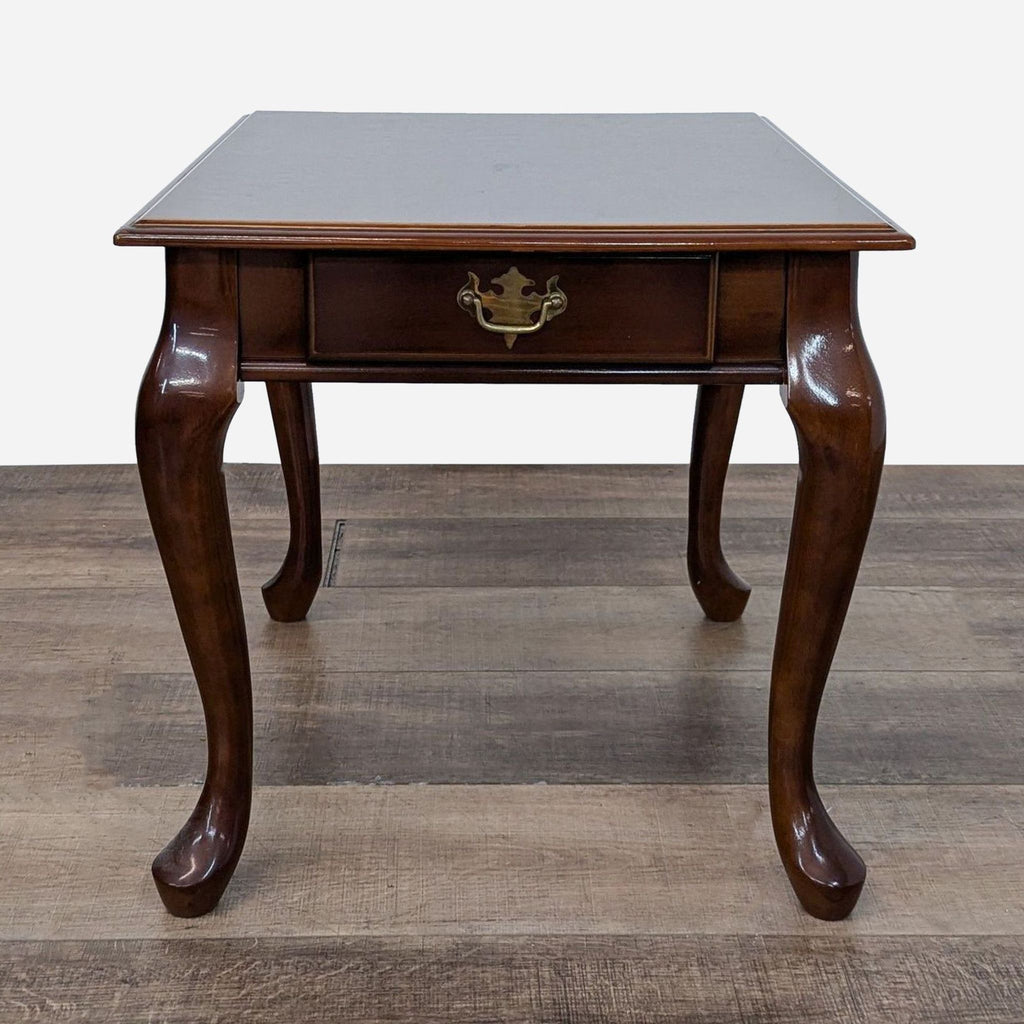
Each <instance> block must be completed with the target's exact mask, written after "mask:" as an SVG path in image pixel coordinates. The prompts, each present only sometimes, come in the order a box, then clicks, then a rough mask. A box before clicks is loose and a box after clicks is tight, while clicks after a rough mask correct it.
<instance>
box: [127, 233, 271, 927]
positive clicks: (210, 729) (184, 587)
mask: <svg viewBox="0 0 1024 1024" xmlns="http://www.w3.org/2000/svg"><path fill="white" fill-rule="evenodd" d="M239 388H240V385H239V384H238V293H237V280H236V258H235V253H234V252H231V251H225V250H212V251H211V250H196V249H169V250H168V251H167V305H166V310H165V314H164V323H163V327H162V329H161V331H160V338H159V340H158V342H157V346H156V351H155V352H154V353H153V358H152V359H151V360H150V363H149V367H148V369H147V370H146V374H145V377H144V378H143V381H142V387H141V389H140V391H139V402H138V408H137V414H136V449H137V452H138V462H139V473H140V475H141V477H142V489H143V492H144V494H145V498H146V507H147V509H148V510H149V518H150V521H151V523H152V525H153V533H154V534H155V535H156V541H157V545H158V547H159V550H160V557H161V559H162V560H163V565H164V570H165V572H166V574H167V582H168V584H169V586H170V590H171V597H172V598H173V600H174V608H175V611H176V612H177V615H178V622H179V623H180V625H181V631H182V634H183V636H184V639H185V646H186V648H187V650H188V655H189V658H190V660H191V662H192V668H193V671H194V672H195V677H196V683H197V684H198V686H199V693H200V696H201V698H202V702H203V710H204V712H205V715H206V738H207V753H208V764H207V772H206V782H205V785H204V786H203V790H202V793H201V794H200V797H199V801H198V803H197V804H196V807H195V810H194V811H193V812H192V815H191V817H189V819H188V821H187V822H186V823H185V825H184V826H183V827H182V829H181V831H180V832H179V833H178V834H177V836H175V837H174V839H172V840H171V841H170V843H168V845H167V846H166V847H165V848H164V849H163V851H162V852H161V853H160V854H158V855H157V858H156V860H155V861H154V862H153V877H154V879H155V880H156V885H157V889H158V890H159V892H160V896H161V898H162V899H163V901H164V904H165V905H166V907H167V909H168V910H169V911H170V912H171V913H172V914H174V915H176V916H178V917H195V916H198V915H199V914H205V913H206V912H207V911H209V910H211V909H212V908H213V907H214V906H215V905H216V903H217V901H218V900H219V899H220V897H221V894H222V893H223V892H224V889H225V887H226V886H227V884H228V882H229V881H230V879H231V875H232V873H233V871H234V869H235V865H236V864H237V862H238V858H239V856H240V854H241V852H242V846H243V844H244V842H245V834H246V829H247V828H248V824H249V809H250V801H251V790H252V691H251V685H250V679H249V654H248V649H247V646H246V636H245V620H244V618H243V615H242V601H241V597H240V595H239V591H238V576H237V574H236V571H235V556H234V550H233V548H232V544H231V527H230V524H229V521H228V505H227V495H226V492H225V487H224V474H223V471H222V458H223V449H224V436H225V434H226V433H227V429H228V425H229V423H230V422H231V418H232V416H233V415H234V412H235V409H236V407H237V405H238V393H239Z"/></svg>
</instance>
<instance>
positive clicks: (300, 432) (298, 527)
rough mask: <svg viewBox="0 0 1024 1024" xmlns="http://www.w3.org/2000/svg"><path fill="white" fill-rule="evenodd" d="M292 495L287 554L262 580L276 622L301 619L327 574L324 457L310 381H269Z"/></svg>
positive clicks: (270, 610) (285, 476)
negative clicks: (322, 512) (322, 534)
mask: <svg viewBox="0 0 1024 1024" xmlns="http://www.w3.org/2000/svg"><path fill="white" fill-rule="evenodd" d="M267 398H268V399H269V400H270V412H271V414H272V415H273V417H274V431H275V433H276V434H277V447H278V450H279V451H280V453H281V469H282V471H283V472H284V483H285V489H286V491H287V494H288V518H289V521H290V536H289V540H288V552H287V554H286V555H285V559H284V562H283V564H282V565H281V568H280V569H279V570H278V571H277V573H276V575H275V576H274V577H273V578H272V579H270V580H268V581H267V582H266V583H264V584H263V601H264V603H265V604H266V606H267V611H268V612H270V617H271V618H272V619H276V620H277V621H278V622H299V621H300V620H302V619H304V618H305V617H306V612H308V611H309V608H310V605H311V604H312V603H313V598H314V597H316V592H317V589H318V588H319V586H320V577H321V575H322V574H323V553H322V550H321V547H322V545H321V540H320V456H319V454H318V452H317V443H316V419H315V417H314V415H313V385H312V384H310V383H309V382H308V381H268V382H267Z"/></svg>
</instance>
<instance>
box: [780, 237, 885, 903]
mask: <svg viewBox="0 0 1024 1024" xmlns="http://www.w3.org/2000/svg"><path fill="white" fill-rule="evenodd" d="M856 276H857V257H856V254H836V255H831V254H829V255H812V254H800V255H798V256H794V257H792V258H791V260H790V269H789V296H788V306H787V323H788V338H787V353H788V359H789V380H788V382H787V385H786V387H785V388H784V398H785V404H786V411H787V412H788V413H789V416H790V418H791V419H792V421H793V425H794V427H795V428H796V435H797V442H798V445H799V449H800V477H799V482H798V484H797V493H796V505H795V508H794V511H793V529H792V536H791V538H790V547H789V559H788V562H787V565H786V580H785V585H784V587H783V591H782V604H781V607H780V611H779V628H778V634H777V637H776V641H775V657H774V661H773V663H772V688H771V703H770V710H769V736H768V745H769V772H768V778H769V782H768V784H769V791H770V797H771V809H772V824H773V826H774V829H775V838H776V842H777V843H778V847H779V853H780V854H781V856H782V862H783V865H784V866H785V868H786V873H787V874H788V875H789V880H790V882H791V883H792V885H793V888H794V890H795V891H796V894H797V896H798V898H799V899H800V902H801V903H802V904H803V905H804V907H805V908H806V909H807V910H808V912H810V913H811V914H813V915H814V916H815V917H820V918H825V919H828V920H835V919H838V918H843V917H845V916H846V915H847V914H849V913H850V911H851V910H852V909H853V907H854V904H855V903H856V902H857V899H858V897H859V896H860V891H861V887H862V886H863V885H864V878H865V867H864V862H863V861H862V860H861V858H860V857H859V855H858V854H857V853H856V851H855V850H854V849H853V848H852V847H851V846H850V844H849V843H848V842H847V841H846V840H845V839H844V838H843V836H842V834H841V833H840V831H839V829H838V828H837V827H836V826H835V824H834V823H833V822H832V819H831V818H830V817H829V814H828V812H827V811H826V809H825V806H824V804H823V803H822V801H821V798H820V796H819V795H818V790H817V787H816V785H815V782H814V773H813V768H812V761H813V747H814V728H815V723H816V721H817V717H818V707H819V705H820V703H821V695H822V691H823V689H824V686H825V682H826V679H827V678H828V672H829V668H830V667H831V664H832V657H833V655H834V654H835V650H836V645H837V643H838V642H839V634H840V631H841V630H842V627H843V621H844V619H845V617H846V611H847V608H848V606H849V604H850V597H851V595H852V593H853V586H854V582H855V580H856V578H857V570H858V568H859V566H860V560H861V555H862V553H863V551H864V545H865V542H866V541H867V536H868V529H869V527H870V525H871V517H872V515H873V514H874V508H875V497H876V495H877V493H878V484H879V480H880V479H881V473H882V460H883V457H884V454H885V407H884V404H883V401H882V391H881V387H880V385H879V383H878V378H877V376H876V375H875V370H874V367H873V366H872V364H871V359H870V357H869V355H868V352H867V348H866V347H865V345H864V339H863V338H862V336H861V332H860V324H859V321H858V317H857V300H856V283H857V282H856Z"/></svg>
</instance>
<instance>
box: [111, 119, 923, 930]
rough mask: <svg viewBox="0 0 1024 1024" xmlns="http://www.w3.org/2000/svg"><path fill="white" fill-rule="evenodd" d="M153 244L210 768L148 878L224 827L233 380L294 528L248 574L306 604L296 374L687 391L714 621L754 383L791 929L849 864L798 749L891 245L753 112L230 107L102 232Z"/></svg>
mask: <svg viewBox="0 0 1024 1024" xmlns="http://www.w3.org/2000/svg"><path fill="white" fill-rule="evenodd" d="M115 242H116V243H117V244H120V245H160V246H164V247H165V248H166V253H167V302H166V309H165V313H164V321H163V327H162V329H161V331H160V336H159V340H158V341H157V345H156V351H155V352H154V354H153V357H152V360H151V361H150V364H149V368H148V369H147V371H146V374H145V377H144V379H143V382H142V388H141V391H140V394H139V403H138V415H137V433H136V438H137V448H138V460H139V471H140V473H141V476H142V485H143V489H144V492H145V497H146V505H147V508H148V510H149V516H150V519H151V521H152V524H153V531H154V533H155V534H156V539H157V543H158V545H159V549H160V555H161V558H162V559H163V564H164V568H165V570H166V573H167V580H168V583H169V584H170V589H171V594H172V597H173V599H174V606H175V609H176V611H177V615H178V620H179V622H180V624H181V629H182V633H183V634H184V638H185V644H186V646H187V648H188V653H189V657H190V659H191V662H192V667H193V669H194V671H195V676H196V682H197V683H198V686H199V692H200V695H201V697H202V701H203V708H204V711H205V714H206V726H207V740H208V749H209V764H208V769H207V776H206V784H205V786H204V787H203V790H202V794H201V795H200V797H199V801H198V803H197V805H196V808H195V810H194V811H193V813H192V815H191V817H190V818H189V819H188V821H187V822H186V823H185V825H184V826H183V828H182V829H181V831H180V832H179V833H178V834H177V836H176V837H175V838H174V839H172V840H171V842H170V843H169V844H168V845H167V847H166V848H165V849H164V850H163V851H162V852H161V853H160V854H159V855H158V856H157V858H156V860H155V861H154V863H153V875H154V878H155V879H156V883H157V888H158V889H159V892H160V895H161V897H162V898H163V901H164V903H165V904H166V906H167V909H168V910H169V911H170V912H171V913H172V914H176V915H179V916H183V917H187V916H194V915H198V914H204V913H206V912H207V911H209V910H210V909H212V908H213V907H214V906H215V905H216V903H217V901H218V899H219V898H220V896H221V894H222V893H223V891H224V889H225V887H226V886H227V884H228V881H229V880H230V878H231V874H232V872H233V871H234V868H235V865H236V863H237V861H238V858H239V855H240V854H241V852H242V846H243V843H244V841H245V835H246V830H247V828H248V824H249V809H250V799H251V788H252V694H251V687H250V678H249V655H248V649H247V645H246V636H245V623H244V620H243V617H242V604H241V599H240V596H239V589H238V579H237V575H236V571H235V558H234V553H233V550H232V544H231V528H230V525H229V522H228V507H227V501H226V497H225V488H224V477H223V473H222V452H223V446H224V437H225V434H226V432H227V429H228V425H229V423H230V422H231V418H232V415H233V414H234V411H235V408H236V407H237V405H238V402H239V400H240V398H241V393H242V382H243V381H247V380H260V381H266V383H267V390H268V393H269V396H270V404H271V410H272V413H273V418H274V426H275V429H276V432H277V439H278V444H279V446H280V451H281V462H282V465H283V468H284V476H285V483H286V487H287V492H288V505H289V512H290V519H291V542H290V544H289V547H288V552H287V554H286V555H285V558H284V563H283V565H282V566H281V569H280V571H279V572H278V573H277V575H276V576H275V577H274V578H273V579H272V580H270V581H269V582H268V583H267V584H266V585H265V586H264V588H263V596H264V598H265V601H266V605H267V609H268V611H269V612H270V615H271V616H272V617H273V618H274V619H277V620H279V621H283V622H291V621H296V620H299V619H302V618H303V617H304V616H305V615H306V612H307V611H308V609H309V607H310V604H311V602H312V600H313V597H314V595H315V593H316V590H317V587H318V586H319V583H320V575H321V550H320V495H319V466H318V458H317V443H316V432H315V427H314V421H313V402H312V390H311V382H312V381H360V380H363V381H466V382H481V381H486V382H494V383H517V382H570V381H587V382H594V381H597V382H606V383H611V384H614V383H627V382H628V383H633V382H650V383H692V384H697V385H699V391H698V398H697V414H696V422H695V424H694V431H693V455H692V460H691V467H690V518H689V540H688V549H687V555H688V562H689V575H690V582H691V584H692V585H693V590H694V593H695V594H696V596H697V600H698V601H699V602H700V605H701V607H702V608H703V609H704V611H705V613H706V614H707V615H708V616H709V617H710V618H712V619H716V620H720V621H730V620H733V619H736V618H738V617H739V615H740V614H741V613H742V611H743V608H744V605H745V604H746V601H747V596H748V594H749V589H750V588H749V587H748V586H747V584H746V583H744V582H743V580H742V579H740V578H739V577H738V576H737V575H736V574H735V573H734V572H733V571H732V570H731V569H730V568H729V566H728V564H727V563H726V561H725V559H724V557H723V555H722V548H721V544H720V540H719V523H720V515H721V502H722V489H723V484H724V480H725V474H726V469H727V466H728V461H729V452H730V449H731V446H732V439H733V434H734V431H735V427H736V418H737V415H738V413H739V408H740V401H741V399H742V396H743V388H744V386H745V385H746V384H779V385H782V388H781V390H782V396H783V402H784V404H785V407H786V410H787V411H788V413H789V415H790V418H791V419H792V421H793V424H794V426H795V428H796V434H797V440H798V443H799V452H800V476H799V482H798V485H797V493H796V506H795V510H794V513H793V528H792V537H791V541H790V548H789V561H788V564H787V567H786V578H785V584H784V588H783V593H782V606H781V611H780V616H779V626H778V634H777V637H776V642H775V657H774V662H773V666H772V681H771V701H770V713H769V729H768V743H769V750H770V756H769V778H768V784H769V792H770V799H771V813H772V822H773V825H774V829H775V838H776V841H777V843H778V848H779V852H780V854H781V857H782V862H783V864H784V865H785V868H786V872H787V874H788V875H789V879H790V882H791V883H792V885H793V888H794V889H795V891H796V894H797V896H798V897H799V899H800V902H801V903H802V904H803V905H804V907H805V908H806V909H807V910H808V911H809V912H810V913H811V914H813V915H815V916H816V917H821V918H828V919H836V918H842V917H844V916H845V915H847V914H848V913H849V912H850V911H851V910H852V909H853V906H854V904H855V903H856V901H857V897H858V896H859V895H860V891H861V887H862V886H863V884H864V876H865V868H864V863H863V861H862V860H861V858H860V857H859V856H858V855H857V853H856V852H855V851H854V850H853V848H852V847H851V846H850V845H849V844H848V843H847V842H846V840H845V839H844V838H843V836H842V834H841V833H840V832H839V830H838V828H836V826H835V825H834V824H833V822H832V820H831V819H830V818H829V816H828V814H827V812H826V810H825V808H824V807H823V805H822V802H821V800H820V798H819V796H818V792H817V789H816V787H815V783H814V777H813V773H812V766H811V755H812V746H813V741H814V728H815V721H816V718H817V713H818V705H819V702H820V700H821V694H822V690H823V688H824V685H825V680H826V678H827V676H828V672H829V668H830V665H831V662H832V656H833V654H834V652H835V648H836V643H837V641H838V639H839V633H840V630H841V628H842V625H843V619H844V617H845V615H846V610H847V607H848V605H849V601H850V595H851V593H852V591H853V586H854V581H855V579H856V575H857V569H858V566H859V563H860V558H861V553H862V551H863V549H864V543H865V539H866V537H867V533H868V529H869V526H870V523H871V517H872V514H873V511H874V505H875V496H876V493H877V489H878V481H879V477H880V474H881V469H882V458H883V451H884V448H885V412H884V407H883V403H882V392H881V389H880V387H879V384H878V379H877V377H876V376H875V371H874V368H873V366H872V364H871V359H870V357H869V356H868V352H867V349H866V347H865V345H864V341H863V338H862V337H861V332H860V327H859V325H858V320H857V303H856V276H857V252H858V251H859V250H864V249H909V248H912V247H913V245H914V240H913V239H912V238H911V237H910V236H909V235H907V234H906V233H905V232H904V231H902V230H901V229H900V228H899V227H898V226H896V225H895V224H893V223H892V222H891V221H889V220H888V219H887V218H886V217H884V216H883V215H882V214H881V213H879V211H878V210H876V209H874V208H873V207H872V206H870V205H869V204H868V203H866V202H865V201H864V200H863V199H861V198H860V197H859V196H857V195H856V194H855V193H854V192H852V191H851V190H850V189H848V188H847V187H846V186H845V185H843V184H842V183H841V182H840V181H838V180H837V179H836V178H835V177H833V176H832V175H831V174H830V173H829V172H828V171H827V170H825V169H824V168H823V167H822V166H821V165H820V164H818V163H817V162H815V161H814V160H813V159H812V158H811V157H810V156H808V155H807V154H806V153H805V152H804V151H803V150H801V149H800V148H799V147H798V146H796V145H795V144H794V143H793V142H792V141H791V140H790V139H788V138H787V137H786V136H785V135H783V134H782V133H781V132H780V131H779V130H778V129H777V128H775V127H774V126H773V125H772V124H771V123H770V122H768V121H766V120H764V119H763V118H760V117H757V116H755V115H753V114H686V115H675V114H671V115H669V114H666V115H582V116H563V115H399V114H314V113H263V112H261V113H256V114H252V115H250V116H248V117H245V118H243V119H242V120H241V121H239V122H238V123H237V124H236V125H235V126H234V127H233V128H231V129H230V130H229V131H228V132H227V133H226V134H225V135H224V136H222V137H221V138H220V139H219V140H218V141H217V142H216V143H214V144H213V146H211V147H210V148H209V149H208V150H207V151H206V152H205V153H204V154H203V155H202V156H201V157H200V158H199V159H198V160H196V161H195V163H193V164H192V165H191V166H190V167H189V168H188V169H187V170H186V171H185V172H184V173H183V174H182V175H180V176H179V177H178V178H177V179H176V180H175V181H174V182H172V183H171V185H169V186H168V187H167V188H166V189H165V190H164V191H163V192H162V193H160V195H159V196H157V198H156V199H155V200H153V202H151V203H150V204H149V205H148V206H147V207H146V208H145V209H144V210H143V211H142V212H141V213H139V214H138V215H137V216H136V217H135V218H133V219H132V220H131V221H129V223H128V224H126V225H125V226H124V227H123V228H121V230H120V231H118V233H117V234H116V236H115Z"/></svg>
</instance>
